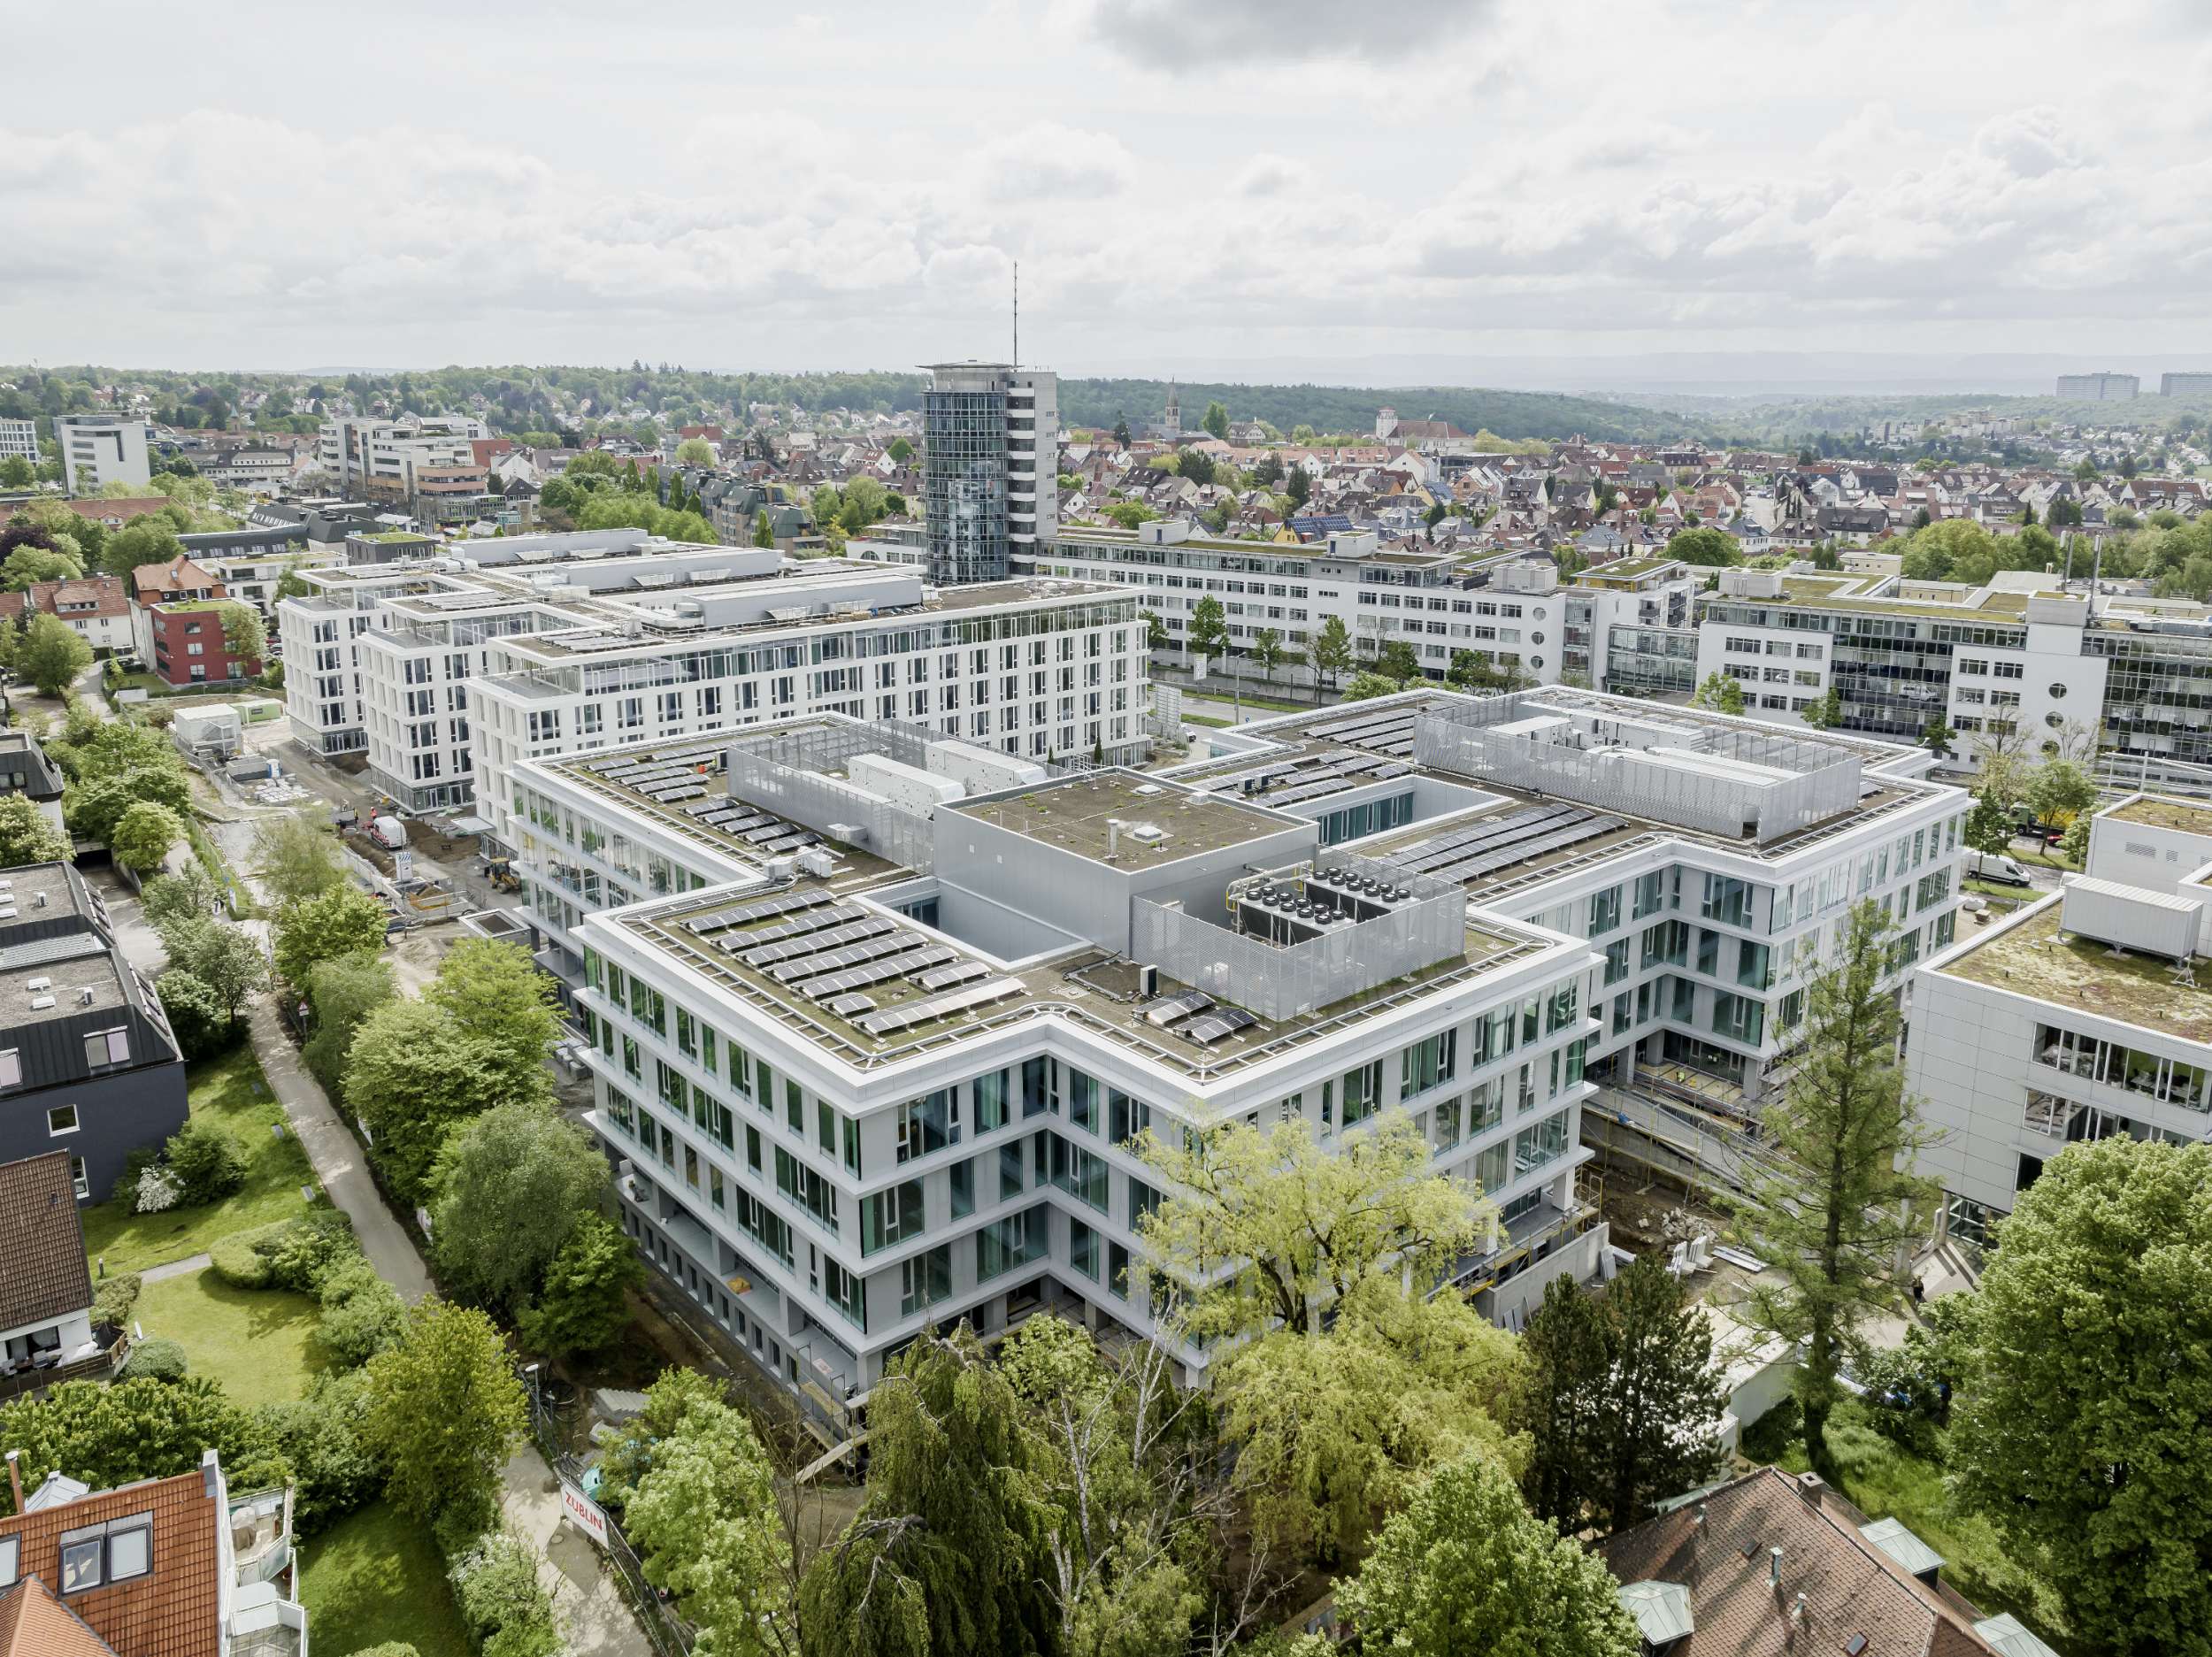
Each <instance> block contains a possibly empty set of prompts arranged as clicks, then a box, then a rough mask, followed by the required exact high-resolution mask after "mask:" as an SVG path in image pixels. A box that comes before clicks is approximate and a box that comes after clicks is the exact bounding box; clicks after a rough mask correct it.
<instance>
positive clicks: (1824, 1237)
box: [1737, 900, 1930, 1469]
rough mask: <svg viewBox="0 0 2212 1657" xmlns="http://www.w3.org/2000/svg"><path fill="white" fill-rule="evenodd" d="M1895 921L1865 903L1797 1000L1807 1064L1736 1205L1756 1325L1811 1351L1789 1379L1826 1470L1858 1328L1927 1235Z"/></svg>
mask: <svg viewBox="0 0 2212 1657" xmlns="http://www.w3.org/2000/svg"><path fill="white" fill-rule="evenodd" d="M1889 932H1890V921H1889V917H1887V916H1886V915H1885V914H1884V913H1883V912H1882V911H1881V910H1880V909H1878V908H1876V907H1875V905H1874V904H1873V903H1872V902H1871V901H1865V900H1862V901H1860V902H1859V903H1858V904H1856V905H1855V907H1854V908H1853V909H1851V911H1850V914H1849V916H1848V917H1847V919H1846V921H1845V923H1844V928H1843V936H1842V939H1841V940H1840V947H1839V950H1838V952H1837V954H1836V955H1835V957H1834V958H1833V959H1832V961H1831V962H1829V963H1826V964H1824V965H1822V966H1820V967H1819V968H1818V969H1817V970H1815V971H1813V973H1812V974H1811V976H1810V977H1809V978H1808V979H1807V983H1806V992H1805V1025H1806V1039H1805V1043H1804V1047H1803V1048H1802V1049H1801V1052H1802V1055H1803V1056H1802V1057H1801V1059H1800V1060H1799V1062H1798V1068H1797V1070H1796V1072H1795V1074H1794V1075H1793V1076H1792V1077H1791V1078H1790V1080H1789V1082H1788V1083H1787V1084H1786V1085H1785V1087H1784V1088H1783V1090H1782V1093H1781V1094H1780V1096H1779V1097H1778V1099H1777V1100H1776V1101H1773V1102H1772V1103H1771V1104H1770V1105H1769V1106H1768V1107H1767V1109H1766V1111H1765V1113H1764V1116H1763V1118H1762V1124H1763V1129H1764V1132H1765V1134H1766V1139H1767V1148H1768V1150H1769V1152H1770V1157H1771V1162H1770V1164H1769V1165H1768V1166H1767V1167H1765V1168H1763V1169H1760V1170H1754V1171H1753V1172H1752V1174H1751V1177H1750V1188H1749V1191H1748V1193H1747V1197H1746V1198H1745V1200H1744V1201H1743V1203H1742V1204H1741V1206H1740V1211H1739V1214H1738V1218H1737V1225H1738V1230H1739V1231H1740V1233H1741V1235H1742V1238H1743V1239H1744V1242H1745V1245H1746V1247H1749V1248H1750V1250H1751V1251H1752V1252H1753V1253H1754V1254H1757V1255H1758V1256H1759V1258H1760V1260H1761V1261H1763V1262H1765V1264H1766V1266H1767V1267H1768V1268H1769V1270H1768V1272H1767V1273H1765V1274H1763V1275H1762V1277H1760V1279H1759V1280H1758V1283H1757V1285H1756V1286H1755V1287H1754V1288H1753V1289H1752V1291H1751V1293H1750V1295H1749V1297H1748V1298H1747V1300H1746V1301H1745V1309H1746V1310H1747V1313H1748V1314H1749V1316H1750V1318H1751V1320H1752V1321H1753V1323H1755V1326H1757V1327H1759V1328H1763V1329H1766V1330H1768V1331H1771V1332H1772V1333H1774V1334H1777V1335H1780V1336H1783V1337H1784V1338H1786V1339H1791V1340H1801V1341H1803V1342H1804V1343H1805V1360H1804V1362H1803V1364H1802V1365H1801V1368H1800V1369H1799V1370H1798V1372H1797V1377H1796V1386H1797V1398H1798V1402H1799V1403H1800V1404H1801V1406H1802V1407H1803V1408H1804V1412H1805V1446H1806V1451H1807V1453H1808V1454H1809V1455H1810V1456H1811V1457H1812V1459H1813V1461H1814V1464H1815V1466H1816V1468H1820V1469H1832V1466H1833V1463H1832V1461H1830V1459H1829V1455H1828V1446H1827V1443H1826V1441H1825V1439H1824V1438H1823V1436H1822V1434H1823V1431H1824V1429H1825V1427H1826V1425H1827V1421H1828V1415H1829V1412H1830V1410H1832V1408H1834V1407H1835V1404H1836V1402H1837V1400H1838V1399H1839V1397H1840V1396H1841V1387H1840V1385H1839V1382H1838V1381H1837V1379H1836V1375H1837V1370H1838V1369H1839V1365H1840V1364H1841V1362H1842V1360H1843V1356H1844V1352H1845V1349H1846V1347H1847V1346H1848V1344H1849V1343H1850V1342H1851V1341H1852V1339H1854V1337H1855V1332H1856V1331H1857V1329H1858V1326H1859V1325H1860V1323H1862V1322H1863V1321H1864V1320H1865V1319H1866V1318H1868V1317H1870V1316H1874V1315H1876V1314H1878V1313H1882V1312H1887V1311H1891V1310H1893V1309H1894V1308H1897V1307H1898V1306H1899V1305H1900V1304H1901V1303H1902V1301H1903V1300H1904V1291H1905V1285H1906V1283H1907V1282H1908V1280H1909V1267H1906V1266H1905V1265H1903V1264H1902V1262H1904V1261H1905V1260H1906V1259H1907V1258H1908V1257H1909V1254H1910V1253H1911V1250H1912V1248H1913V1247H1914V1246H1915V1245H1916V1244H1917V1243H1918V1241H1919V1239H1920V1236H1921V1222H1920V1219H1919V1217H1918V1216H1916V1215H1914V1214H1913V1213H1912V1212H1911V1210H1912V1208H1913V1205H1914V1204H1916V1203H1917V1202H1920V1201H1924V1199H1925V1197H1926V1196H1927V1194H1928V1192H1929V1189H1930V1187H1929V1185H1928V1184H1927V1182H1926V1181H1925V1180H1923V1179H1921V1178H1918V1177H1917V1176H1916V1175H1915V1174H1913V1173H1912V1172H1911V1171H1910V1170H1911V1168H1912V1162H1913V1157H1914V1155H1915V1154H1916V1152H1918V1151H1919V1150H1920V1149H1921V1148H1922V1147H1924V1146H1925V1145H1926V1144H1928V1143H1929V1139H1928V1138H1927V1136H1926V1134H1925V1133H1924V1132H1922V1130H1921V1127H1920V1124H1919V1121H1918V1118H1917V1116H1916V1111H1915V1109H1914V1107H1913V1103H1912V1101H1911V1100H1909V1098H1907V1097H1906V1094H1905V1090H1904V1079H1903V1077H1902V1074H1901V1071H1900V1070H1899V1068H1898V1062H1897V1032H1898V1023H1899V1018H1898V1009H1897V997H1896V992H1895V990H1894V989H1893V988H1892V987H1890V986H1887V985H1886V983H1885V982H1884V980H1885V978H1886V976H1887V975H1888V973H1889V972H1890V970H1891V953H1892V951H1891V945H1890V939H1889Z"/></svg>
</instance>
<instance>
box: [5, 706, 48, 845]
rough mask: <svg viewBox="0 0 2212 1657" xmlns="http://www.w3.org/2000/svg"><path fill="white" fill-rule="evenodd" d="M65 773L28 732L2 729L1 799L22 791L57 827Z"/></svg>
mask: <svg viewBox="0 0 2212 1657" xmlns="http://www.w3.org/2000/svg"><path fill="white" fill-rule="evenodd" d="M61 791H62V775H61V771H60V769H59V768H58V766H56V765H55V763H54V762H53V761H52V760H50V759H48V758H47V757H46V750H45V749H44V748H41V747H40V746H39V742H38V739H37V738H36V737H35V736H33V735H32V734H31V733H29V732H28V731H19V730H7V731H0V798H4V797H6V796H7V795H9V794H21V795H22V796H23V797H24V798H25V799H27V800H28V801H29V802H31V803H32V804H33V805H35V806H36V807H37V808H38V812H39V815H40V816H41V817H44V818H45V819H46V820H47V821H48V822H49V823H51V824H52V825H54V826H55V827H56V828H57V829H58V828H60V827H61V826H62V821H61Z"/></svg>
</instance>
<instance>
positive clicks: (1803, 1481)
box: [1797, 1473, 1828, 1507]
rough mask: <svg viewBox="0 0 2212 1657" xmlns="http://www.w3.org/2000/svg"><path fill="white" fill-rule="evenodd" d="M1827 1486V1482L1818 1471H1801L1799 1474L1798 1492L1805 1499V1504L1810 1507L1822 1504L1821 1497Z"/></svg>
mask: <svg viewBox="0 0 2212 1657" xmlns="http://www.w3.org/2000/svg"><path fill="white" fill-rule="evenodd" d="M1827 1488H1828V1485H1827V1482H1826V1481H1825V1480H1824V1479H1823V1478H1822V1477H1820V1475H1819V1474H1817V1473H1800V1474H1799V1475H1798V1476H1797V1493H1798V1494H1799V1495H1801V1496H1802V1497H1803V1498H1804V1499H1805V1505H1806V1506H1807V1507H1819V1506H1820V1499H1821V1497H1822V1495H1823V1494H1824V1492H1826V1490H1827Z"/></svg>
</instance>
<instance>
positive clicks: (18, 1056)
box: [0, 1047, 23, 1087]
mask: <svg viewBox="0 0 2212 1657" xmlns="http://www.w3.org/2000/svg"><path fill="white" fill-rule="evenodd" d="M21 1085H23V1055H22V1053H21V1051H20V1050H19V1049H18V1048H15V1047H8V1048H4V1049H0V1087H19V1086H21Z"/></svg>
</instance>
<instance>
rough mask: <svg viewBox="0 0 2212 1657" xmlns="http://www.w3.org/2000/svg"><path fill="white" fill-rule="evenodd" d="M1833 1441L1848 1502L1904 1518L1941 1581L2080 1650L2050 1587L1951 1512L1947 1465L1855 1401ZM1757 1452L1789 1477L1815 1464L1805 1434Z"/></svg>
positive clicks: (1986, 1532) (2064, 1648)
mask: <svg viewBox="0 0 2212 1657" xmlns="http://www.w3.org/2000/svg"><path fill="white" fill-rule="evenodd" d="M1749 1438H1750V1442H1749V1443H1747V1445H1746V1447H1745V1454H1752V1447H1751V1446H1752V1444H1755V1443H1758V1434H1757V1433H1756V1431H1754V1432H1753V1433H1752V1434H1751V1435H1749ZM1828 1444H1829V1448H1830V1450H1831V1451H1832V1453H1833V1455H1834V1458H1835V1461H1836V1471H1837V1473H1838V1475H1839V1478H1838V1481H1837V1482H1838V1483H1839V1485H1840V1486H1841V1488H1842V1491H1843V1494H1844V1499H1845V1500H1847V1501H1848V1502H1850V1503H1851V1504H1852V1506H1854V1507H1857V1508H1858V1509H1860V1510H1861V1511H1862V1512H1863V1513H1864V1514H1865V1515H1866V1516H1867V1517H1868V1518H1869V1519H1888V1518H1896V1519H1900V1520H1902V1521H1903V1522H1904V1524H1905V1528H1906V1529H1908V1530H1910V1531H1911V1532H1912V1533H1913V1534H1914V1535H1915V1536H1916V1537H1918V1538H1920V1539H1921V1540H1922V1541H1923V1542H1925V1543H1926V1544H1927V1545H1928V1546H1930V1547H1932V1548H1933V1549H1935V1551H1936V1552H1937V1553H1940V1554H1942V1555H1943V1561H1944V1563H1943V1580H1944V1581H1945V1582H1947V1583H1948V1584H1950V1585H1951V1586H1952V1587H1954V1588H1955V1589H1957V1590H1958V1592H1961V1593H1962V1594H1964V1595H1965V1596H1966V1597H1967V1598H1968V1599H1971V1600H1972V1601H1973V1602H1974V1603H1975V1604H1976V1605H1978V1606H1979V1607H1981V1611H1982V1615H1984V1616H1994V1615H1997V1613H1999V1612H2000V1611H2009V1612H2011V1613H2012V1614H2013V1615H2015V1616H2016V1617H2018V1618H2019V1619H2020V1620H2021V1621H2022V1622H2024V1623H2026V1624H2027V1625H2028V1627H2029V1628H2031V1629H2032V1630H2034V1631H2035V1632H2036V1633H2038V1634H2039V1635H2041V1636H2042V1637H2043V1638H2044V1639H2045V1640H2046V1641H2047V1642H2048V1643H2049V1644H2050V1645H2052V1646H2054V1647H2055V1648H2056V1649H2057V1650H2058V1651H2059V1652H2061V1653H2073V1652H2076V1651H2078V1647H2076V1646H2074V1645H2072V1644H2071V1643H2070V1642H2069V1641H2068V1640H2066V1639H2065V1638H2062V1633H2061V1630H2063V1628H2064V1626H2065V1624H2064V1621H2063V1617H2062V1611H2061V1607H2060V1606H2059V1603H2058V1597H2057V1595H2056V1594H2055V1592H2053V1591H2052V1589H2051V1586H2050V1584H2048V1583H2047V1582H2045V1581H2044V1580H2043V1579H2042V1578H2041V1577H2040V1576H2037V1575H2036V1574H2035V1573H2034V1572H2033V1571H2032V1570H2029V1569H2026V1568H2025V1567H2024V1566H2022V1565H2020V1564H2018V1563H2017V1562H2016V1561H2014V1560H2013V1559H2011V1558H2010V1557H2009V1556H2008V1554H2007V1553H2005V1551H2004V1546H2003V1545H2002V1544H2001V1542H2000V1541H1999V1540H1998V1538H1997V1534H1996V1532H1995V1531H1993V1530H1991V1529H1990V1527H1989V1524H1988V1523H1987V1522H1986V1521H1985V1520H1983V1519H1981V1518H1979V1517H1978V1516H1976V1515H1967V1514H1961V1513H1957V1512H1955V1511H1954V1510H1953V1508H1952V1507H1951V1502H1950V1498H1949V1496H1948V1495H1947V1492H1945V1490H1944V1487H1943V1467H1942V1464H1941V1462H1939V1461H1929V1460H1927V1459H1926V1458H1924V1457H1922V1456H1918V1455H1915V1454H1912V1453H1911V1452H1910V1451H1908V1450H1906V1449H1903V1448H1902V1447H1901V1446H1898V1445H1895V1444H1893V1443H1892V1442H1891V1441H1890V1440H1889V1439H1887V1438H1884V1437H1883V1436H1882V1435H1881V1434H1880V1433H1878V1432H1876V1431H1874V1430H1873V1428H1871V1427H1870V1426H1868V1425H1867V1424H1866V1417H1865V1415H1863V1413H1862V1410H1861V1407H1860V1406H1859V1405H1858V1404H1856V1403H1847V1404H1845V1405H1844V1406H1843V1407H1842V1408H1840V1409H1839V1410H1838V1411H1837V1412H1836V1414H1835V1415H1834V1416H1833V1417H1832V1418H1831V1420H1830V1422H1829V1426H1828ZM1758 1447H1759V1450H1760V1452H1761V1453H1762V1456H1763V1455H1765V1454H1771V1455H1772V1456H1773V1459H1774V1461H1775V1462H1776V1463H1777V1465H1778V1466H1780V1467H1782V1468H1784V1469H1787V1470H1788V1471H1790V1472H1793V1473H1802V1472H1804V1471H1805V1470H1806V1469H1807V1467H1808V1465H1809V1463H1808V1462H1807V1461H1806V1458H1805V1442H1804V1438H1803V1437H1802V1436H1801V1435H1798V1436H1793V1437H1792V1438H1789V1439H1788V1441H1787V1442H1786V1443H1785V1444H1782V1445H1780V1446H1775V1445H1773V1444H1771V1443H1765V1444H1759V1446H1758Z"/></svg>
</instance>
